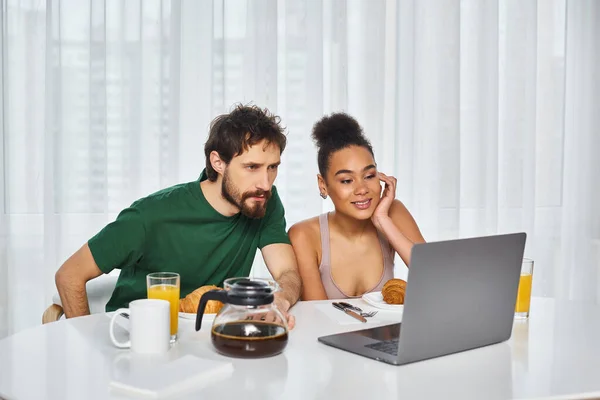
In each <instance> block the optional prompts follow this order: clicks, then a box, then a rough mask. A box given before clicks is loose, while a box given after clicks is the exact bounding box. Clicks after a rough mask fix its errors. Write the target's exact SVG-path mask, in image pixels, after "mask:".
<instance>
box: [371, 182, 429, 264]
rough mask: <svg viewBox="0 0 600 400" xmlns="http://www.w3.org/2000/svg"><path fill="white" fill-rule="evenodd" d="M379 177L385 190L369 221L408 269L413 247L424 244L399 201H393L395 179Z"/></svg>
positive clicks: (408, 214) (415, 225) (410, 217)
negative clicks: (416, 244)
mask: <svg viewBox="0 0 600 400" xmlns="http://www.w3.org/2000/svg"><path fill="white" fill-rule="evenodd" d="M379 175H380V176H379V178H380V179H381V181H383V182H384V183H385V189H384V191H383V194H382V197H381V200H380V202H379V204H378V205H377V208H376V209H375V212H374V213H373V216H372V217H371V220H372V221H373V224H374V225H375V227H376V228H377V229H378V230H379V231H380V232H381V233H383V234H384V236H385V237H386V239H387V240H388V242H390V244H391V245H392V247H393V248H394V250H395V251H396V253H398V255H399V256H400V258H402V261H404V263H405V264H406V266H407V267H408V266H410V254H411V250H412V247H413V245H414V244H415V243H424V242H425V239H424V238H423V235H422V234H421V231H420V230H419V227H418V226H417V223H416V222H415V220H414V218H413V217H412V215H411V214H410V212H409V211H408V210H407V209H406V207H405V206H404V204H402V202H401V201H400V200H397V199H395V196H396V178H394V177H392V176H387V175H385V174H383V173H379Z"/></svg>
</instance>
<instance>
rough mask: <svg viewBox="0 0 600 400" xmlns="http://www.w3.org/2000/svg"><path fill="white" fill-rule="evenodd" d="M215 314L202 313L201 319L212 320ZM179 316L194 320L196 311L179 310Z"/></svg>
mask: <svg viewBox="0 0 600 400" xmlns="http://www.w3.org/2000/svg"><path fill="white" fill-rule="evenodd" d="M216 315H217V314H204V316H203V317H202V321H212V320H214V319H215V316H216ZM179 318H183V319H192V320H194V321H195V320H196V313H185V312H179Z"/></svg>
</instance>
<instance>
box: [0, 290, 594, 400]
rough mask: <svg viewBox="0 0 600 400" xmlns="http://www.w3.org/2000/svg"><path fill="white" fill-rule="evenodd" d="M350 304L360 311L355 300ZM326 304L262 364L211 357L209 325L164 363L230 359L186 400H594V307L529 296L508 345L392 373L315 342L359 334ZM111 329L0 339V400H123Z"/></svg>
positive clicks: (187, 330) (87, 323)
mask: <svg viewBox="0 0 600 400" xmlns="http://www.w3.org/2000/svg"><path fill="white" fill-rule="evenodd" d="M353 302H355V303H356V304H362V305H363V306H364V305H365V303H363V302H362V300H356V301H353ZM326 303H329V302H300V303H298V304H297V305H296V306H295V307H294V308H293V310H292V312H293V313H294V314H295V315H296V318H297V326H296V328H295V329H294V330H293V331H291V333H290V341H289V344H288V347H287V348H286V349H285V351H284V353H283V354H281V355H278V356H276V357H272V358H267V359H259V360H240V359H229V358H226V357H223V356H221V355H219V354H217V353H216V352H215V351H214V350H213V348H212V344H211V343H210V336H209V329H207V328H209V326H206V327H203V329H202V330H201V331H200V332H195V331H194V329H193V322H192V321H189V320H180V334H181V337H180V341H179V343H178V344H177V345H176V346H175V347H174V348H172V349H171V350H170V353H169V355H168V357H169V358H170V359H171V360H173V359H176V358H178V357H181V356H182V355H184V354H193V355H196V356H199V357H205V358H210V359H215V360H232V361H233V366H234V372H233V373H232V375H231V376H229V377H228V378H225V379H224V380H222V381H220V382H215V383H213V384H212V385H209V386H208V387H205V388H204V389H202V390H201V392H200V393H198V392H196V393H194V394H191V395H190V396H189V397H185V398H190V399H199V398H217V399H220V400H221V399H223V400H224V399H238V400H239V399H244V400H245V399H371V398H372V399H399V398H402V399H412V398H414V399H428V398H444V399H451V398H452V399H454V398H456V399H509V398H519V399H522V398H528V399H531V398H554V399H558V398H565V399H566V398H569V399H573V398H595V397H600V307H599V306H595V305H589V304H583V303H576V302H558V301H556V302H555V301H553V300H550V299H541V298H539V299H538V298H534V299H533V301H532V312H531V314H532V315H531V317H530V319H529V321H526V322H521V323H518V322H515V326H514V329H513V336H512V338H511V339H510V340H509V341H508V342H505V343H501V344H497V345H492V346H488V347H485V348H481V349H476V350H471V351H467V352H463V353H459V354H454V355H450V356H446V357H440V358H436V359H432V360H427V361H422V362H418V363H414V364H409V365H405V366H399V367H398V366H391V365H387V364H383V363H380V362H377V361H373V360H370V359H367V358H363V357H360V356H356V355H353V354H350V353H347V352H344V351H340V350H337V349H334V348H331V347H328V346H325V345H323V344H321V343H319V342H317V337H318V336H321V335H326V334H331V333H336V332H342V331H348V330H355V329H361V328H364V327H365V324H361V323H360V322H356V323H354V320H351V322H350V323H349V324H340V321H336V320H334V319H333V318H332V317H331V315H327V314H326V313H324V312H323V311H322V309H321V308H320V307H324V306H323V304H325V306H327V305H328V304H326ZM332 308H333V307H332ZM365 308H368V307H365ZM340 314H341V313H340ZM342 317H347V316H345V315H343V314H342ZM347 318H348V319H349V320H350V317H347ZM375 318H376V319H375V320H374V321H370V322H369V324H368V326H375V325H382V324H385V323H389V322H390V321H394V320H396V321H397V320H399V319H401V314H400V313H395V314H394V313H389V312H388V313H385V312H384V313H381V312H380V314H378V316H376V317H375ZM108 322H109V318H108V316H107V315H106V314H95V315H92V316H87V317H82V318H75V319H70V320H62V321H59V322H55V323H51V324H47V325H42V326H38V327H35V328H32V329H29V330H25V331H23V332H20V333H17V334H15V335H13V336H11V337H8V338H5V339H4V340H2V341H0V398H1V397H4V398H6V399H8V400H13V399H26V400H29V399H57V400H68V399H77V400H80V399H90V400H92V399H106V398H127V397H123V396H122V395H121V394H118V393H115V392H113V391H110V390H109V387H108V383H109V381H110V379H111V376H113V374H114V373H115V368H119V362H120V361H119V359H120V358H122V356H123V354H126V353H128V350H119V349H116V348H115V347H113V346H112V345H111V343H110V340H109V338H108V333H107V332H108ZM345 322H348V320H345ZM121 367H122V366H121ZM240 396H243V397H240Z"/></svg>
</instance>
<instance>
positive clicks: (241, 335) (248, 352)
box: [211, 321, 288, 358]
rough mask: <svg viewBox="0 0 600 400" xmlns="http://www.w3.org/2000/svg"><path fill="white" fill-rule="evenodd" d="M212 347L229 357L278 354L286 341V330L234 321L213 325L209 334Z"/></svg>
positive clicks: (270, 324) (267, 323) (272, 325)
mask: <svg viewBox="0 0 600 400" xmlns="http://www.w3.org/2000/svg"><path fill="white" fill-rule="evenodd" d="M211 338H212V342H213V345H214V346H215V348H216V349H217V351H219V352H220V353H223V354H225V355H227V356H231V357H240V358H257V357H269V356H274V355H276V354H279V353H281V352H282V351H283V349H284V348H285V346H286V344H287V341H288V334H287V330H286V329H285V328H284V327H283V326H281V325H277V324H274V323H269V322H263V321H235V322H228V323H225V324H219V325H215V326H214V327H213V329H212V332H211Z"/></svg>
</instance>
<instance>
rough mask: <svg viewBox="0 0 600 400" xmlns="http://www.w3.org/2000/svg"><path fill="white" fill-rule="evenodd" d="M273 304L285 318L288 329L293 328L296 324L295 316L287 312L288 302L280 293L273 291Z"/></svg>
mask: <svg viewBox="0 0 600 400" xmlns="http://www.w3.org/2000/svg"><path fill="white" fill-rule="evenodd" d="M273 304H275V306H276V307H277V308H278V309H279V311H281V313H282V314H283V316H284V317H285V318H286V319H287V324H288V329H294V326H296V318H295V317H294V316H293V315H292V314H289V313H288V311H289V309H290V302H289V301H288V300H286V299H285V298H284V297H283V295H282V294H281V293H275V300H274V301H273Z"/></svg>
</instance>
